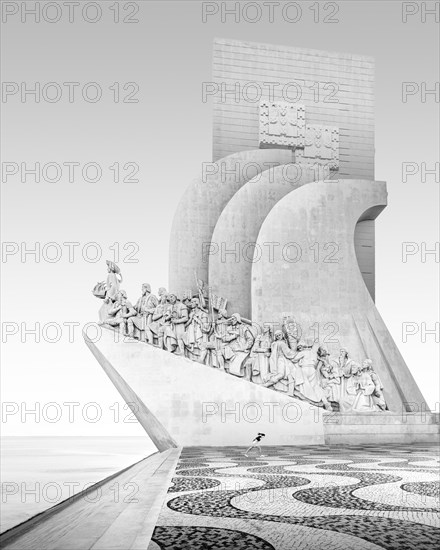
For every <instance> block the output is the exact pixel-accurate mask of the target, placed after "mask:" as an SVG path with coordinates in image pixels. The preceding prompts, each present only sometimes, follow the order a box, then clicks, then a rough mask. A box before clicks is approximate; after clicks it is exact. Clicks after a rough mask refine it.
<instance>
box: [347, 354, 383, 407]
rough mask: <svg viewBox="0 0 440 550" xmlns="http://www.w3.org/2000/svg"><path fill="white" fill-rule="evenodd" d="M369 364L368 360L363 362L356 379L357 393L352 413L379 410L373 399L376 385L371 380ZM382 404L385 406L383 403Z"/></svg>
mask: <svg viewBox="0 0 440 550" xmlns="http://www.w3.org/2000/svg"><path fill="white" fill-rule="evenodd" d="M371 364H372V362H371V360H370V359H367V360H366V361H364V362H363V363H362V366H361V367H360V369H359V373H358V375H357V377H356V383H357V393H356V397H355V400H354V402H353V407H352V409H353V411H354V412H374V411H379V410H381V407H379V405H378V404H377V403H376V400H375V399H374V397H373V394H374V392H375V391H376V384H375V383H374V381H373V378H372V373H371V370H370V369H371ZM383 403H384V404H385V401H383Z"/></svg>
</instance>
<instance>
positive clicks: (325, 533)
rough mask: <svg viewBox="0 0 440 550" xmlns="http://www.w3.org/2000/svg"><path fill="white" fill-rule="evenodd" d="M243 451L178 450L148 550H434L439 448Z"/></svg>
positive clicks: (439, 533)
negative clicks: (257, 455) (234, 549)
mask: <svg viewBox="0 0 440 550" xmlns="http://www.w3.org/2000/svg"><path fill="white" fill-rule="evenodd" d="M244 449H245V448H244V447H243V448H239V447H223V448H220V447H218V448H214V447H190V448H185V449H183V451H182V453H181V456H180V459H179V462H178V464H177V467H176V470H175V473H174V476H173V478H172V480H171V484H170V487H169V488H168V493H167V497H166V499H165V502H164V504H163V507H162V510H161V512H160V515H159V518H158V521H157V524H156V528H155V530H154V533H153V537H152V542H150V545H149V547H148V549H149V550H159V549H162V550H168V549H173V550H180V549H182V550H187V549H191V550H202V549H203V550H205V549H211V550H217V549H225V550H229V549H231V550H232V549H233V548H236V549H246V550H249V549H259V550H272V549H276V550H291V549H298V550H299V549H308V550H310V549H312V550H321V549H322V550H333V549H334V550H336V549H346V548H347V549H352V550H358V549H362V550H373V549H379V548H385V549H390V550H391V549H393V550H394V549H395V550H415V549H427V550H428V549H433V550H434V548H438V547H439V544H440V515H439V499H440V481H439V480H440V478H439V448H438V447H436V446H429V445H405V446H403V445H389V446H366V445H364V446H338V447H335V448H330V447H324V446H320V447H312V446H310V447H265V446H263V448H262V449H263V456H262V457H254V455H256V454H257V452H256V451H255V450H253V451H251V453H250V454H251V455H252V456H251V457H250V458H246V457H245V456H244Z"/></svg>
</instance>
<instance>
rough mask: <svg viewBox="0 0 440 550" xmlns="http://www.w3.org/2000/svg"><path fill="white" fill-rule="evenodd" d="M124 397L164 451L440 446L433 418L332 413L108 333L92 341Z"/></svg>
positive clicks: (439, 427) (429, 415) (393, 413)
mask: <svg viewBox="0 0 440 550" xmlns="http://www.w3.org/2000/svg"><path fill="white" fill-rule="evenodd" d="M84 338H85V341H86V344H87V345H88V347H89V348H90V350H91V351H92V353H93V354H94V355H95V357H96V359H97V360H98V362H99V363H100V365H101V366H102V368H103V369H104V371H105V373H106V374H107V376H108V377H109V378H110V380H111V381H112V383H113V384H114V386H115V387H116V389H117V390H118V391H119V393H120V394H121V396H122V397H123V398H124V399H125V401H126V402H127V403H128V404H129V406H130V408H131V409H132V410H133V413H134V414H135V416H136V417H137V419H138V420H139V422H140V423H141V425H142V426H143V428H144V429H145V431H146V432H147V434H148V435H149V436H150V437H151V439H152V440H153V442H154V443H155V444H156V446H157V447H158V449H159V450H161V451H163V450H165V449H167V448H172V447H176V446H185V447H187V446H229V445H231V446H234V445H238V446H240V445H241V446H243V445H247V444H248V443H250V441H251V440H252V439H253V438H254V437H255V435H256V433H257V432H263V433H265V434H266V440H265V442H267V444H270V445H323V444H329V445H333V444H334V445H336V444H358V443H359V444H367V443H378V444H379V443H381V444H383V443H416V442H417V443H428V442H430V443H438V441H439V433H440V424H439V419H438V415H436V414H432V413H426V412H423V414H422V413H407V412H402V411H385V412H377V413H352V414H347V413H338V412H333V413H329V412H326V411H324V410H323V409H322V408H319V407H316V406H314V405H311V404H309V403H307V402H304V401H300V400H299V399H296V398H292V397H289V396H288V395H286V394H284V393H281V392H278V391H274V390H271V389H268V388H265V387H262V386H259V385H257V384H254V383H252V382H248V381H247V380H244V379H243V378H239V377H236V376H234V375H231V374H227V373H225V372H223V371H220V370H219V369H215V368H211V367H207V366H205V365H201V364H199V363H196V362H194V361H190V360H189V359H187V358H185V357H182V356H178V355H174V354H172V353H168V352H166V351H163V350H161V349H159V348H157V347H154V346H151V345H149V344H146V343H143V342H139V341H129V340H128V339H127V338H124V337H123V336H120V335H119V334H118V333H117V332H115V331H114V330H110V329H105V328H104V329H103V331H102V334H101V336H100V338H99V341H96V342H92V341H91V340H90V339H89V338H87V336H86V335H85V336H84Z"/></svg>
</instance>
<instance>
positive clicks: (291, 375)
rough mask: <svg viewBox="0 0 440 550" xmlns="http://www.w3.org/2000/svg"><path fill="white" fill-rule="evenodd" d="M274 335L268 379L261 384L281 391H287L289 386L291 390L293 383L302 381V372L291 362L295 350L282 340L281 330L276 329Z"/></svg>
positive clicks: (294, 355)
mask: <svg viewBox="0 0 440 550" xmlns="http://www.w3.org/2000/svg"><path fill="white" fill-rule="evenodd" d="M274 337H275V341H274V342H273V343H272V345H271V349H270V359H269V375H268V380H267V381H266V382H265V383H264V384H263V385H264V386H265V387H266V388H270V387H273V388H274V389H276V390H279V391H283V392H287V391H288V390H289V386H290V387H291V389H292V391H293V386H294V385H295V383H296V382H298V383H301V382H302V373H301V371H300V370H299V369H298V368H297V367H296V365H294V363H293V362H292V361H293V360H294V358H295V357H296V351H293V350H291V349H290V347H289V346H288V345H287V343H286V342H285V341H284V339H283V332H282V331H281V330H276V331H275V334H274Z"/></svg>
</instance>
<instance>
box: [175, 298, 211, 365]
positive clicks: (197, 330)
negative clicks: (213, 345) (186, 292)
mask: <svg viewBox="0 0 440 550" xmlns="http://www.w3.org/2000/svg"><path fill="white" fill-rule="evenodd" d="M185 328H186V333H185V334H184V335H183V336H182V340H183V343H184V347H185V354H186V356H187V357H188V358H189V359H193V360H195V361H200V362H202V363H203V362H204V360H205V356H206V350H207V344H208V338H209V334H210V332H211V323H210V322H209V316H208V314H207V313H206V311H204V310H203V309H202V308H201V307H200V300H199V299H198V298H193V299H192V300H191V311H190V313H189V319H188V321H187V323H186V325H185Z"/></svg>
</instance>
